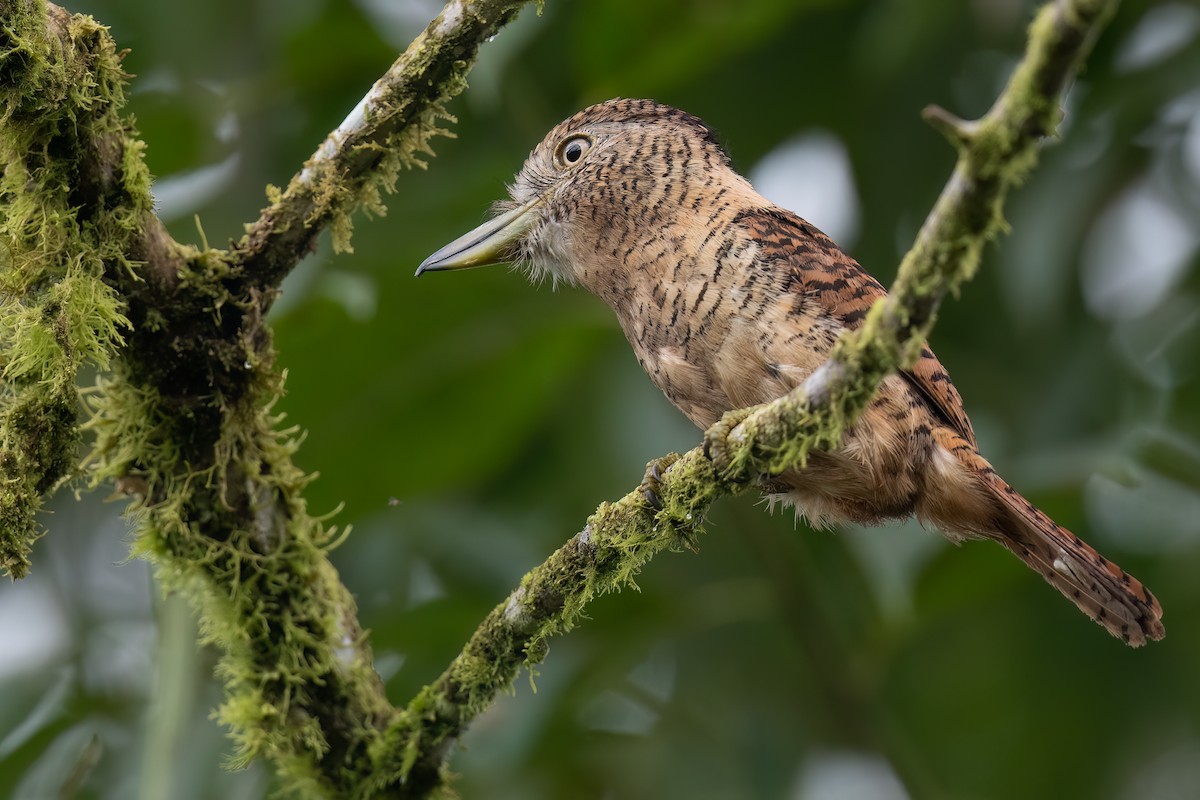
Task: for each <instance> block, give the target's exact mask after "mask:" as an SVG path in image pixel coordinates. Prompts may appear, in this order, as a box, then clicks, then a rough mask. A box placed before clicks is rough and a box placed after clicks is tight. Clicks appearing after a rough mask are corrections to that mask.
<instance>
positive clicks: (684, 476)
mask: <svg viewBox="0 0 1200 800" xmlns="http://www.w3.org/2000/svg"><path fill="white" fill-rule="evenodd" d="M1115 5H1116V3H1115V0H1058V1H1057V2H1052V3H1049V4H1047V5H1046V6H1045V7H1044V8H1043V9H1042V10H1041V12H1040V13H1039V14H1038V16H1037V18H1036V20H1035V21H1034V23H1033V25H1032V26H1031V28H1030V34H1029V42H1028V47H1027V50H1026V53H1025V56H1024V58H1023V59H1022V61H1021V63H1020V64H1019V66H1018V67H1017V70H1016V72H1015V73H1014V75H1013V77H1012V79H1011V81H1010V82H1009V85H1008V86H1007V88H1006V89H1005V90H1004V92H1003V93H1002V94H1001V96H1000V97H999V99H998V100H997V101H996V103H995V105H994V106H993V108H992V109H991V111H989V112H988V114H987V115H986V116H984V117H983V118H982V119H980V120H978V121H976V122H971V123H965V122H958V121H953V122H947V120H949V119H950V118H949V117H948V115H946V114H945V113H944V112H943V113H941V114H937V113H935V114H934V116H935V117H939V118H940V119H941V120H942V122H943V124H941V125H939V126H938V127H940V129H942V130H944V131H950V132H952V134H953V135H952V136H951V140H952V141H953V142H954V144H955V145H956V146H957V147H958V149H959V161H958V164H957V166H956V168H955V171H954V174H953V175H952V176H951V178H950V181H949V183H948V184H947V185H946V188H945V189H944V190H943V192H942V195H941V197H940V198H939V200H938V202H937V204H936V205H935V207H934V209H933V210H932V212H931V213H930V215H929V217H928V219H927V220H926V222H925V225H924V226H923V227H922V228H921V231H920V233H919V235H918V237H917V241H916V243H915V244H914V245H913V248H912V250H910V251H909V253H908V254H907V256H906V257H905V259H904V261H903V263H902V265H901V268H900V272H899V275H898V276H897V278H896V282H895V283H894V284H893V286H892V288H891V291H890V293H889V296H888V297H887V298H886V299H885V300H883V301H881V302H879V303H877V304H876V306H875V307H874V308H873V309H872V311H871V313H870V315H869V316H868V318H867V321H866V323H865V324H864V325H863V327H862V328H861V329H860V330H859V331H858V332H856V333H855V334H854V335H848V336H845V337H843V339H842V340H841V342H840V343H839V346H838V347H837V348H836V350H835V352H834V355H833V356H832V357H831V359H830V361H828V362H827V363H826V364H825V365H823V366H822V367H821V368H820V369H818V370H817V371H816V372H814V374H813V375H812V376H811V378H810V379H809V380H808V381H807V382H806V383H805V384H804V386H802V387H800V388H799V389H797V390H796V391H795V392H794V393H792V394H790V395H788V396H785V397H783V398H781V399H779V400H777V401H775V402H773V403H770V404H767V405H765V406H761V407H759V408H756V409H749V410H742V411H737V412H731V414H730V415H727V418H726V419H725V420H722V422H720V423H718V424H717V425H716V426H714V427H713V428H712V429H711V430H710V431H708V432H707V433H706V435H705V439H706V446H705V447H704V448H700V447H698V448H695V449H694V450H691V451H689V452H688V453H686V454H684V455H683V456H681V457H680V458H678V460H676V461H674V463H673V464H672V465H671V466H670V467H669V468H668V469H667V470H666V471H665V472H664V473H663V474H662V476H661V479H660V480H659V482H658V483H659V485H658V495H659V497H660V499H661V500H662V508H661V510H658V511H654V510H653V509H650V508H648V506H647V504H646V501H645V499H644V497H643V496H642V493H641V492H640V491H634V492H631V493H630V494H628V495H626V496H625V497H623V498H622V499H621V500H619V501H617V502H616V503H612V504H609V503H605V504H604V505H602V506H601V507H600V508H599V509H598V510H597V511H596V513H595V514H594V515H593V516H592V517H591V519H589V520H588V524H587V526H586V527H585V528H584V529H583V531H582V532H581V533H579V534H577V535H576V536H575V537H573V538H572V539H571V540H570V541H569V542H567V544H566V545H564V546H563V547H562V548H561V549H560V550H558V551H557V552H556V553H554V554H553V555H552V556H551V557H550V558H549V559H548V560H547V561H546V562H545V563H543V564H541V565H540V566H538V567H536V568H535V569H533V570H532V571H531V572H530V573H529V574H527V575H526V576H525V578H524V579H523V580H522V581H521V585H520V587H518V588H517V589H516V590H515V591H514V592H513V593H512V594H510V595H509V597H508V598H507V599H506V600H505V602H503V603H501V604H500V605H499V606H497V607H496V608H495V609H494V610H493V611H492V612H491V614H489V615H488V617H487V619H485V620H484V621H483V624H481V625H480V626H479V628H478V629H477V630H476V631H475V634H474V635H473V636H472V637H471V640H470V641H469V642H468V643H467V645H466V647H464V648H463V651H462V652H461V653H460V654H459V656H458V657H457V658H456V659H455V660H454V662H453V663H452V664H451V665H450V667H449V668H448V669H447V670H446V672H444V673H443V674H442V676H441V677H440V678H439V679H438V680H437V681H436V682H435V683H434V684H433V685H431V686H429V687H427V688H426V689H425V690H424V691H423V692H422V693H421V694H420V695H419V696H418V697H417V698H416V699H414V700H413V702H412V703H411V704H410V705H409V706H408V708H407V709H406V710H405V713H404V714H403V715H402V716H400V717H398V718H397V719H396V721H395V723H394V724H393V726H392V728H391V730H390V731H389V733H390V734H391V735H393V736H395V737H397V738H398V739H399V740H401V741H407V742H408V746H407V748H406V749H405V750H404V753H405V756H404V757H405V759H406V763H411V764H412V765H413V767H412V771H411V773H410V774H411V775H412V777H413V778H414V779H415V780H426V779H428V780H434V777H433V776H435V775H436V771H437V769H438V768H439V766H440V764H441V762H442V759H443V758H444V756H445V754H446V752H447V750H448V748H449V746H450V744H451V743H452V742H453V739H454V737H456V736H458V735H459V734H460V733H461V732H462V731H463V729H464V727H465V726H466V725H467V724H468V723H469V722H470V721H471V720H472V719H473V718H474V717H475V716H476V715H478V713H479V712H480V711H482V710H483V709H484V708H486V707H487V706H488V705H489V704H490V703H491V701H492V699H493V696H494V695H495V693H496V692H497V690H499V689H502V688H506V687H508V686H510V685H511V684H512V681H513V680H514V678H515V676H516V674H517V672H518V671H519V670H520V669H521V667H522V666H523V665H531V664H534V663H537V662H539V661H541V659H542V658H543V657H544V656H545V654H546V650H547V648H546V639H547V637H549V636H552V635H555V634H558V633H563V632H565V631H568V630H570V629H571V628H572V627H573V626H574V625H575V624H576V623H577V622H579V620H580V618H581V615H582V611H583V608H584V607H585V605H586V604H587V602H588V601H589V600H591V599H592V598H593V597H594V596H595V595H596V594H597V593H603V592H606V591H610V590H613V589H616V588H620V587H621V586H623V585H625V584H627V583H628V582H629V581H630V580H631V578H632V576H633V575H635V574H636V573H637V571H638V570H639V569H640V568H641V566H642V565H643V564H645V563H646V562H647V561H648V560H649V559H650V558H651V557H652V556H653V555H655V554H656V553H658V552H660V551H662V550H664V549H667V548H671V547H676V546H678V545H680V544H683V545H687V544H689V543H690V541H691V538H692V536H693V535H695V533H696V532H697V531H698V526H699V522H700V521H701V520H702V519H703V518H704V515H705V514H706V512H707V511H708V508H709V506H710V505H711V503H712V502H713V500H714V499H716V498H717V497H719V496H722V495H724V494H728V493H730V492H732V491H737V490H738V489H739V487H742V486H745V485H749V484H752V483H754V482H755V481H756V480H758V479H760V478H762V477H764V476H769V475H772V474H778V473H779V472H781V471H784V470H785V469H788V468H792V467H795V466H797V465H799V464H802V463H803V462H804V458H805V455H806V454H807V453H808V452H810V451H811V450H812V449H814V448H828V447H833V446H836V445H837V443H838V442H839V441H840V439H841V436H842V433H843V431H844V430H845V429H846V428H847V427H848V426H849V425H851V424H853V421H854V419H855V418H856V417H857V415H858V414H859V413H860V412H861V411H862V409H863V408H865V407H866V405H867V404H868V402H869V401H870V399H871V398H872V396H873V395H874V393H875V391H876V390H877V389H878V387H879V384H880V382H881V381H882V380H883V378H884V377H886V376H887V375H888V374H889V373H891V372H893V371H895V370H897V369H900V368H903V367H904V366H906V365H909V364H911V363H912V361H913V360H914V359H915V358H916V356H917V354H918V353H919V351H920V347H921V344H922V342H923V341H924V340H925V338H926V337H927V335H928V333H929V331H930V329H931V328H932V326H933V322H934V316H935V314H936V312H937V308H938V305H939V304H940V302H941V300H942V299H943V298H944V297H945V295H946V293H947V292H950V291H953V290H955V289H956V288H957V287H958V286H959V285H961V284H962V283H963V282H964V281H966V280H967V279H969V278H970V277H971V275H972V274H973V273H974V271H975V269H976V267H977V265H978V261H979V254H980V252H981V251H982V248H983V246H984V244H985V243H986V242H987V241H988V240H989V239H991V238H992V237H994V236H995V235H996V234H997V233H998V232H999V231H1000V230H1001V228H1002V226H1003V219H1002V216H1001V210H1002V206H1003V202H1004V199H1005V197H1006V195H1007V193H1008V191H1009V189H1011V188H1012V187H1013V186H1015V185H1017V184H1018V183H1020V181H1021V179H1022V178H1023V177H1024V176H1025V174H1026V173H1027V172H1028V171H1029V169H1030V168H1031V167H1032V166H1033V164H1034V162H1035V160H1036V153H1037V149H1038V146H1039V144H1040V142H1041V139H1042V137H1044V136H1046V135H1049V134H1050V133H1052V132H1053V131H1054V130H1055V128H1056V125H1057V122H1058V118H1059V110H1058V109H1059V105H1058V104H1059V101H1060V99H1061V97H1062V94H1063V92H1064V91H1065V90H1066V88H1067V87H1068V86H1069V84H1070V82H1071V81H1072V80H1073V79H1074V77H1075V74H1076V72H1077V71H1078V69H1079V67H1080V66H1081V65H1082V62H1083V59H1084V58H1085V56H1086V55H1087V53H1088V51H1089V50H1090V47H1091V44H1092V42H1093V41H1094V40H1095V38H1096V36H1097V35H1098V33H1099V31H1100V30H1101V28H1102V27H1103V25H1104V23H1105V22H1106V21H1107V19H1108V17H1109V16H1110V15H1111V13H1112V11H1113V9H1114V8H1115ZM706 451H709V452H710V453H711V452H715V453H718V454H719V455H720V457H719V458H717V459H716V460H717V462H718V463H719V464H720V469H717V468H716V467H715V466H714V461H713V460H712V459H710V457H709V456H708V455H706V454H705V453H706ZM390 750H391V752H393V753H395V752H400V751H401V748H399V747H397V746H392V747H390Z"/></svg>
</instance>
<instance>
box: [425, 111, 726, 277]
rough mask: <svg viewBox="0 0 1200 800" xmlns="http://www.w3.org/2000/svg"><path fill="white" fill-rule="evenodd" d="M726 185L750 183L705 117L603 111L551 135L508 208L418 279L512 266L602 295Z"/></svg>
mask: <svg viewBox="0 0 1200 800" xmlns="http://www.w3.org/2000/svg"><path fill="white" fill-rule="evenodd" d="M728 179H732V180H735V181H738V182H741V183H745V181H744V179H742V178H740V176H737V174H736V173H734V172H733V170H732V168H731V167H730V165H729V158H728V156H726V155H725V153H724V151H723V150H722V149H721V147H720V146H719V145H718V144H717V141H716V138H715V137H714V135H713V132H712V130H711V129H710V128H709V127H708V126H707V125H705V124H704V123H703V122H702V121H701V120H700V119H699V118H697V117H694V116H692V115H691V114H688V113H686V112H683V111H680V110H679V109H676V108H672V107H670V106H666V105H663V104H661V103H657V102H654V101H653V100H623V99H617V100H609V101H607V102H604V103H599V104H597V105H594V106H591V107H589V108H586V109H584V110H583V111H580V112H579V113H578V114H575V115H574V116H573V117H571V118H569V119H567V120H564V121H563V122H561V123H559V124H558V125H556V126H555V127H554V128H553V129H552V130H551V131H550V132H549V133H548V134H546V138H544V139H543V140H542V142H541V143H540V144H539V145H538V146H537V147H535V148H534V149H533V152H531V153H530V154H529V158H528V159H527V160H526V161H525V165H524V166H523V167H521V171H520V172H518V173H517V176H516V179H515V180H514V181H513V183H512V185H510V186H509V187H508V191H509V198H510V199H508V200H504V201H501V202H498V203H496V205H495V209H494V210H495V212H496V213H495V215H494V216H493V217H492V218H491V219H489V220H488V221H487V222H485V223H483V224H482V225H480V226H479V227H477V228H475V229H474V230H473V231H470V232H469V233H467V234H464V235H463V236H460V237H459V238H457V239H455V240H454V241H453V242H451V243H450V244H448V245H446V246H445V247H443V248H441V249H440V250H438V251H437V252H436V253H434V254H433V255H431V256H429V258H427V259H425V261H423V262H422V263H421V266H420V267H419V268H418V269H417V275H420V274H422V273H424V272H432V271H436V270H449V269H464V268H467V267H482V266H486V265H488V264H498V263H513V264H520V265H522V266H525V267H526V268H527V269H528V271H529V273H530V276H531V277H532V278H534V279H536V278H541V277H546V276H549V277H550V278H551V279H552V280H554V281H558V280H563V281H566V282H568V283H583V284H584V285H586V286H588V287H589V288H592V289H596V288H597V286H596V283H597V280H598V276H597V273H600V272H611V271H612V270H614V269H616V270H620V269H624V268H625V264H624V261H625V258H626V257H627V256H628V251H625V252H623V250H624V248H626V247H630V246H632V245H633V244H634V243H635V242H637V241H638V240H639V239H640V238H641V237H643V236H644V235H645V234H646V233H647V232H651V231H653V230H654V229H655V227H656V226H659V227H661V226H664V225H667V224H669V223H670V222H672V221H674V220H675V219H676V217H677V215H678V213H679V212H680V211H681V210H682V209H685V208H687V207H690V206H691V204H692V203H693V202H694V201H695V200H698V199H702V198H703V196H704V194H705V192H704V188H705V187H706V186H707V187H711V186H712V185H713V183H714V181H720V180H728ZM747 187H748V184H747Z"/></svg>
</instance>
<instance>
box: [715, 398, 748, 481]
mask: <svg viewBox="0 0 1200 800" xmlns="http://www.w3.org/2000/svg"><path fill="white" fill-rule="evenodd" d="M757 410H758V409H757V408H736V409H734V410H733V411H727V412H725V414H724V416H722V417H721V418H720V419H719V420H717V421H716V423H714V424H713V426H712V427H710V428H709V429H708V430H706V431H705V432H704V457H705V458H707V459H708V460H709V461H711V462H712V464H713V469H714V470H716V473H717V475H720V476H721V477H725V476H726V475H727V474H728V473H729V471H730V467H731V466H733V457H732V455H731V454H730V452H729V442H728V439H729V434H731V433H733V429H734V428H736V427H737V426H738V425H741V424H742V423H743V422H745V421H746V418H747V417H749V416H750V415H751V414H753V413H754V412H755V411H757Z"/></svg>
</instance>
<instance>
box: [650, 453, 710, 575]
mask: <svg viewBox="0 0 1200 800" xmlns="http://www.w3.org/2000/svg"><path fill="white" fill-rule="evenodd" d="M678 460H679V454H678V453H668V454H667V455H665V456H663V457H662V458H656V459H654V460H653V461H651V462H650V463H649V464H647V465H646V474H645V475H643V476H642V483H641V486H639V487H638V488H639V489H640V490H641V493H642V497H644V498H646V505H647V506H649V507H650V510H651V511H653V512H654V517H655V519H656V521H658V520H660V519H662V521H663V522H666V523H667V524H670V525H671V527H672V529H673V530H674V531H675V535H676V536H678V537H679V541H680V543H681V544H683V546H684V547H686V548H687V549H688V550H691V551H692V552H693V553H698V552H700V546H699V544H697V542H696V535H695V531H694V530H693V528H694V525H692V524H689V523H686V522H683V521H682V520H672V519H667V518H665V515H662V510H663V506H664V503H663V499H662V479H663V476H664V475H665V474H666V472H667V470H668V469H670V468H671V465H672V464H674V463H675V462H676V461H678ZM660 515H661V516H660ZM691 516H692V515H691V514H688V515H687V517H688V519H690V518H691Z"/></svg>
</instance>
